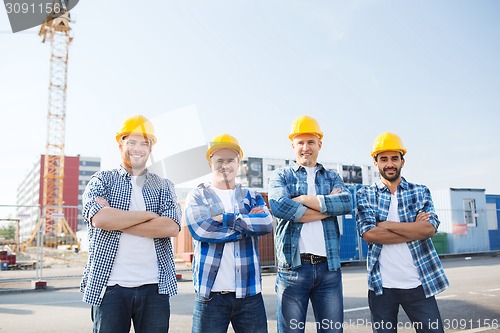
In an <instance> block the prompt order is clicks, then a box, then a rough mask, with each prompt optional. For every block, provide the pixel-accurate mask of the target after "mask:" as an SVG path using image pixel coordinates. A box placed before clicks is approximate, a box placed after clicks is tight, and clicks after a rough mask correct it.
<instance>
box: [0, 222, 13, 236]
mask: <svg viewBox="0 0 500 333" xmlns="http://www.w3.org/2000/svg"><path fill="white" fill-rule="evenodd" d="M15 237H16V228H14V226H13V225H9V226H7V227H0V238H5V239H9V240H14V238H15Z"/></svg>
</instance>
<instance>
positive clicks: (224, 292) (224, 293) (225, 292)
mask: <svg viewBox="0 0 500 333" xmlns="http://www.w3.org/2000/svg"><path fill="white" fill-rule="evenodd" d="M230 293H232V291H220V294H221V295H226V294H230Z"/></svg>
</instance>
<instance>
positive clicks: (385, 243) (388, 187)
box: [356, 132, 449, 332]
mask: <svg viewBox="0 0 500 333" xmlns="http://www.w3.org/2000/svg"><path fill="white" fill-rule="evenodd" d="M405 154H406V148H405V147H404V146H403V142H402V141H401V138H400V137H399V136H397V135H396V134H393V133H389V132H384V133H382V134H380V135H379V136H377V138H375V141H374V142H373V148H372V151H371V156H372V157H373V159H374V165H375V167H377V168H378V170H379V172H380V176H381V179H380V181H379V182H377V183H376V184H373V185H371V186H369V187H364V188H362V189H360V190H359V191H358V192H357V194H356V201H357V209H358V214H357V216H356V221H357V228H358V231H359V235H360V236H361V237H363V239H364V240H365V241H367V242H368V243H369V244H370V245H369V251H368V259H367V262H368V265H367V268H368V275H369V278H368V288H369V292H368V303H369V305H370V311H371V315H372V321H373V325H372V327H374V328H375V327H377V329H376V330H375V329H374V332H375V331H376V332H396V329H397V327H398V311H399V306H400V305H401V306H402V307H403V309H404V310H405V312H406V314H407V315H408V317H409V318H410V320H411V321H412V322H413V325H414V327H418V328H419V330H420V331H422V332H444V329H443V323H442V320H441V315H440V313H439V308H438V306H437V303H436V299H435V298H434V295H436V294H438V293H440V292H442V291H443V290H445V289H446V288H447V287H448V286H449V282H448V279H447V278H446V275H445V273H444V270H443V267H442V265H441V262H440V260H439V257H438V254H437V252H436V250H435V249H434V245H433V244H432V241H431V237H432V236H434V234H435V233H436V231H437V228H438V227H439V223H440V222H439V220H438V217H437V215H436V212H435V210H434V204H433V202H432V198H431V193H430V191H429V189H428V188H427V187H426V186H424V185H417V184H412V183H409V182H407V181H406V179H404V178H403V177H402V176H401V169H402V168H403V166H404V164H405V159H404V156H405Z"/></svg>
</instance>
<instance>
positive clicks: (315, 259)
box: [300, 253, 328, 265]
mask: <svg viewBox="0 0 500 333" xmlns="http://www.w3.org/2000/svg"><path fill="white" fill-rule="evenodd" d="M300 260H301V261H304V262H309V263H311V264H313V265H315V264H319V263H320V262H325V261H327V260H328V259H327V258H326V257H323V256H317V255H315V254H311V253H301V254H300Z"/></svg>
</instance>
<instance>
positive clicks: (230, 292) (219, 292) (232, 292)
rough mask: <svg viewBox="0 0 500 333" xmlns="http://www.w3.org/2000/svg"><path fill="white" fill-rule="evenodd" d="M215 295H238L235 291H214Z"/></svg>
mask: <svg viewBox="0 0 500 333" xmlns="http://www.w3.org/2000/svg"><path fill="white" fill-rule="evenodd" d="M211 294H213V295H227V294H236V292H234V291H212V292H211Z"/></svg>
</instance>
